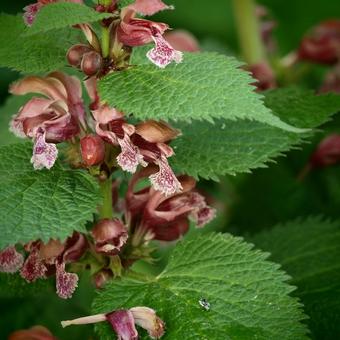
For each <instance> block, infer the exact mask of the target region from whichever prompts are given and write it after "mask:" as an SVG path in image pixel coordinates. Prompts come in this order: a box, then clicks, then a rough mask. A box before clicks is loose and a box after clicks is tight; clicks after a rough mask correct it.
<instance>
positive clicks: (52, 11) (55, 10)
mask: <svg viewBox="0 0 340 340" xmlns="http://www.w3.org/2000/svg"><path fill="white" fill-rule="evenodd" d="M111 16H112V14H111V13H99V12H96V11H95V10H94V9H93V8H91V7H89V6H86V5H82V4H78V3H73V2H56V3H51V4H48V5H46V6H43V7H42V8H41V9H40V10H39V12H38V14H37V16H36V19H35V20H34V23H33V25H32V26H31V27H30V28H28V29H27V31H26V35H33V34H37V33H44V32H47V31H50V30H57V29H60V28H65V27H69V26H72V25H76V24H85V23H91V22H96V21H100V20H102V19H106V18H109V17H111Z"/></svg>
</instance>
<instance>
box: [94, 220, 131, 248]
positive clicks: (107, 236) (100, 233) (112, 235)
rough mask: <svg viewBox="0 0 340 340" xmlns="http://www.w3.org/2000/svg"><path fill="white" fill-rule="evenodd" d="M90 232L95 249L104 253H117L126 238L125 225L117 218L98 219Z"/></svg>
mask: <svg viewBox="0 0 340 340" xmlns="http://www.w3.org/2000/svg"><path fill="white" fill-rule="evenodd" d="M91 232H92V236H93V238H94V241H95V248H96V251H97V252H98V253H103V254H106V255H117V254H118V253H119V252H120V250H121V248H122V247H123V246H124V244H125V243H126V241H127V239H128V232H127V229H126V227H125V226H124V225H123V223H122V222H121V221H120V220H119V219H117V218H115V219H112V220H110V219H103V220H101V221H99V222H98V223H97V224H96V225H95V226H94V227H93V229H92V231H91Z"/></svg>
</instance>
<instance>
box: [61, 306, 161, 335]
mask: <svg viewBox="0 0 340 340" xmlns="http://www.w3.org/2000/svg"><path fill="white" fill-rule="evenodd" d="M103 321H107V322H109V323H110V325H111V327H112V329H113V330H114V331H115V332H116V334H117V336H118V339H119V340H137V339H138V332H137V329H136V326H135V324H136V325H138V326H140V327H142V328H144V329H145V330H146V331H147V332H148V334H149V336H150V337H151V338H152V339H159V338H161V337H162V336H163V335H164V332H165V324H164V322H163V321H162V320H161V319H160V318H159V317H158V316H157V314H156V312H155V311H154V310H153V309H151V308H149V307H133V308H131V309H121V310H116V311H113V312H110V313H107V314H97V315H91V316H86V317H83V318H79V319H75V320H69V321H62V322H61V325H62V326H63V327H67V326H70V325H85V324H91V323H97V322H103Z"/></svg>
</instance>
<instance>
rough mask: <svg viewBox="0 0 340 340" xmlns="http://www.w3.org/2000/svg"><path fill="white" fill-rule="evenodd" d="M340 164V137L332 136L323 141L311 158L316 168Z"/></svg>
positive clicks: (311, 162)
mask: <svg viewBox="0 0 340 340" xmlns="http://www.w3.org/2000/svg"><path fill="white" fill-rule="evenodd" d="M338 162H340V135H336V134H334V135H330V136H328V137H326V138H325V139H323V140H322V141H321V142H320V144H319V145H318V147H317V149H316V150H315V152H314V153H313V154H312V156H311V158H310V164H311V165H312V167H314V168H323V167H326V166H329V165H333V164H336V163H338Z"/></svg>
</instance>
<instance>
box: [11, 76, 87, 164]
mask: <svg viewBox="0 0 340 340" xmlns="http://www.w3.org/2000/svg"><path fill="white" fill-rule="evenodd" d="M10 92H11V93H12V94H14V95H25V94H27V93H31V92H32V93H38V94H41V95H43V96H45V97H34V98H32V99H31V100H29V101H28V102H27V103H26V104H25V105H24V106H23V107H22V108H21V110H20V111H19V113H18V114H17V115H15V116H14V117H13V119H12V122H11V125H10V128H11V130H12V132H13V133H15V134H16V135H17V136H20V137H25V136H26V137H29V138H31V139H33V140H34V143H35V145H34V149H33V157H32V163H33V165H34V167H35V168H36V169H41V168H43V167H46V168H48V169H50V168H51V167H52V166H53V164H54V162H55V160H56V158H57V153H58V151H57V148H56V147H55V145H54V144H55V143H59V142H63V141H65V140H69V139H71V138H72V137H74V136H76V135H77V134H78V133H79V131H80V128H79V125H84V124H85V110H84V105H83V101H82V98H81V84H80V81H79V80H78V79H77V78H75V77H71V76H68V75H66V74H63V73H60V72H54V73H51V74H50V75H48V76H47V77H44V78H43V77H34V76H30V77H26V78H24V79H22V80H19V81H18V82H16V83H14V84H13V85H12V86H11V88H10Z"/></svg>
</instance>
